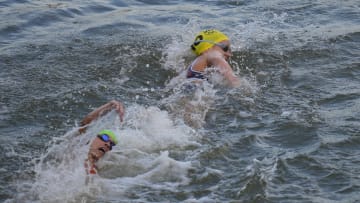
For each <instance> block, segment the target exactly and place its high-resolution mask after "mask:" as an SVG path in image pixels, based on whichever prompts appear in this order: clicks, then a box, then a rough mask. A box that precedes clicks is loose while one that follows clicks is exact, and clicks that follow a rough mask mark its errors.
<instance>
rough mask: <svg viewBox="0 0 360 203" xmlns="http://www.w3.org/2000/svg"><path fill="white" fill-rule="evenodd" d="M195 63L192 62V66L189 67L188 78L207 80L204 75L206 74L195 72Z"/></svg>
mask: <svg viewBox="0 0 360 203" xmlns="http://www.w3.org/2000/svg"><path fill="white" fill-rule="evenodd" d="M195 61H196V60H195ZM195 61H194V62H192V64H190V66H189V67H188V69H187V74H186V78H197V79H206V78H205V75H204V72H200V71H195V70H193V69H192V67H193V64H194V63H195Z"/></svg>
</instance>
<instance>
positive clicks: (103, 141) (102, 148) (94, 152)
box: [79, 100, 124, 174]
mask: <svg viewBox="0 0 360 203" xmlns="http://www.w3.org/2000/svg"><path fill="white" fill-rule="evenodd" d="M113 109H115V111H116V112H117V113H118V115H119V117H120V120H121V121H123V118H124V106H123V105H122V103H120V102H118V101H116V100H112V101H110V102H108V103H106V104H104V105H102V106H100V107H99V108H97V109H95V110H94V111H92V112H91V113H89V114H88V115H87V116H85V118H84V119H83V120H82V121H81V127H80V129H79V132H80V133H84V132H85V131H86V127H87V126H88V124H90V123H91V122H92V121H94V120H96V119H98V118H99V117H101V116H104V115H105V114H107V113H108V112H110V111H111V110H113ZM117 143H118V138H117V136H116V135H115V133H114V132H113V131H111V130H107V129H106V130H101V131H100V132H99V133H97V136H96V137H95V138H94V139H93V141H92V142H91V144H90V149H89V152H88V157H87V159H86V160H85V168H86V172H87V173H88V174H96V173H97V168H96V165H95V163H96V162H97V161H98V160H99V159H100V158H101V157H103V156H104V155H105V154H106V153H107V152H108V151H111V150H112V147H113V146H115V145H116V144H117Z"/></svg>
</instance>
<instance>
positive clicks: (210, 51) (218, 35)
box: [186, 29, 240, 87]
mask: <svg viewBox="0 0 360 203" xmlns="http://www.w3.org/2000/svg"><path fill="white" fill-rule="evenodd" d="M191 49H192V51H193V52H194V53H195V54H196V55H197V58H196V59H195V60H194V61H193V62H192V63H191V64H190V66H189V67H188V69H187V75H186V77H187V78H198V79H206V74H205V73H206V68H210V67H213V68H215V69H216V70H217V71H218V72H219V73H220V74H221V75H222V76H223V77H224V78H225V83H226V84H228V85H229V86H231V87H238V86H240V79H239V78H238V77H237V76H236V75H235V74H234V72H233V70H232V68H231V66H230V64H229V63H228V60H229V58H230V57H231V56H232V53H231V49H230V40H229V38H228V37H227V36H226V35H225V34H223V33H222V32H220V31H218V30H214V29H210V30H203V31H201V32H200V33H198V34H197V35H196V37H195V40H194V42H193V43H192V45H191Z"/></svg>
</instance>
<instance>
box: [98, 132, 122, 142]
mask: <svg viewBox="0 0 360 203" xmlns="http://www.w3.org/2000/svg"><path fill="white" fill-rule="evenodd" d="M103 134H105V135H108V136H109V137H110V138H111V140H112V141H113V142H114V143H115V144H117V143H118V139H117V137H116V135H115V133H114V132H113V131H111V130H102V131H100V132H99V135H103Z"/></svg>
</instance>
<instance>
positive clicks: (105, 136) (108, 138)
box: [97, 134, 116, 150]
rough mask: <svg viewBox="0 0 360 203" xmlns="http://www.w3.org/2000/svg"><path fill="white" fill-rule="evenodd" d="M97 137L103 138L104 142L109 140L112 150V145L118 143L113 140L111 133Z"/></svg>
mask: <svg viewBox="0 0 360 203" xmlns="http://www.w3.org/2000/svg"><path fill="white" fill-rule="evenodd" d="M97 137H98V138H100V140H102V141H104V142H109V143H110V150H112V147H113V146H115V145H116V144H115V143H114V142H113V141H111V139H110V137H109V135H107V134H102V135H98V136H97Z"/></svg>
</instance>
